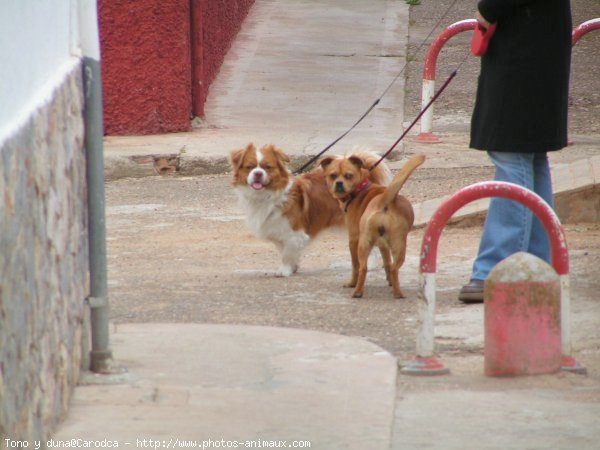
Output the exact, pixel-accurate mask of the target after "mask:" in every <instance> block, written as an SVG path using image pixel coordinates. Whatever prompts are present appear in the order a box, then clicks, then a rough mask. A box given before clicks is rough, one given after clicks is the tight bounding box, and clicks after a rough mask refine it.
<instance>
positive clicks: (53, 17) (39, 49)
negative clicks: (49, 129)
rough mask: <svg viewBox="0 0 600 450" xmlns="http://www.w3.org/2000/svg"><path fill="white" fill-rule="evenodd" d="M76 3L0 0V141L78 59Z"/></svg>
mask: <svg viewBox="0 0 600 450" xmlns="http://www.w3.org/2000/svg"><path fill="white" fill-rule="evenodd" d="M80 1H82V2H88V1H89V0H80ZM93 3H95V2H93ZM77 7H78V6H77V0H1V1H0V145H1V144H2V143H3V142H4V140H5V139H6V138H7V137H9V136H10V135H11V134H12V133H14V132H15V131H16V130H18V129H19V128H20V126H22V125H23V123H24V121H26V120H27V118H28V117H29V116H30V115H31V113H32V112H33V111H34V110H35V109H37V108H38V107H39V106H41V105H42V104H44V102H45V101H46V100H47V99H49V98H50V96H51V95H52V92H53V90H54V88H55V87H56V86H58V85H60V84H61V83H62V81H63V80H64V77H65V74H66V73H68V72H69V71H71V70H72V69H73V68H74V66H75V65H76V64H77V63H78V60H79V56H80V55H79V53H80V51H79V33H78V28H79V26H78V11H77Z"/></svg>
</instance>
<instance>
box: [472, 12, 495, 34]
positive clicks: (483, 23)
mask: <svg viewBox="0 0 600 450" xmlns="http://www.w3.org/2000/svg"><path fill="white" fill-rule="evenodd" d="M475 19H477V22H479V24H480V25H481V26H482V27H483V28H485V29H486V30H487V29H488V28H489V27H490V25H491V23H489V22H488V21H487V20H485V18H484V17H483V16H482V15H481V14H480V13H479V11H477V12H476V13H475Z"/></svg>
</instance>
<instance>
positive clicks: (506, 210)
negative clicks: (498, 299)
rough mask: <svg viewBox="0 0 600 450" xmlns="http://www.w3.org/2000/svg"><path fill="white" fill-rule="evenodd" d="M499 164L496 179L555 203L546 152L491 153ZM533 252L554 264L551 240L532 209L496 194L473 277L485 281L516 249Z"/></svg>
mask: <svg viewBox="0 0 600 450" xmlns="http://www.w3.org/2000/svg"><path fill="white" fill-rule="evenodd" d="M488 155H489V156H490V158H491V160H492V162H493V163H494V165H495V166H496V176H495V177H494V180H495V181H508V182H510V183H515V184H518V185H520V186H523V187H525V188H527V189H529V190H531V191H533V192H535V193H536V194H538V195H539V196H540V197H542V198H543V199H544V200H545V201H546V203H548V204H549V205H550V206H553V194H552V179H551V177H550V165H549V164H548V156H547V154H546V153H505V152H488ZM520 251H523V252H529V253H532V254H534V255H536V256H538V257H539V258H541V259H543V260H544V261H546V262H548V263H550V241H549V239H548V235H547V233H546V230H545V229H544V226H543V225H542V223H541V222H540V221H539V220H538V219H537V217H535V215H534V214H533V213H532V212H531V210H530V209H529V208H527V207H526V206H524V205H522V204H521V203H518V202H515V201H513V200H507V199H503V198H498V197H494V198H492V199H491V202H490V208H489V210H488V214H487V217H486V220H485V224H484V226H483V235H482V237H481V242H480V244H479V252H478V254H477V258H476V259H475V262H474V263H473V274H472V276H471V279H474V280H485V279H486V278H487V276H488V274H489V273H490V271H491V270H492V269H493V268H494V266H495V265H496V264H498V263H499V262H500V261H502V260H503V259H504V258H506V257H508V256H510V255H512V254H513V253H516V252H520Z"/></svg>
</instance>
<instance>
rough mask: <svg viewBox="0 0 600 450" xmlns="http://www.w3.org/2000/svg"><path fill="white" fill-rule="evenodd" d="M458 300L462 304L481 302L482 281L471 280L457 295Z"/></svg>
mask: <svg viewBox="0 0 600 450" xmlns="http://www.w3.org/2000/svg"><path fill="white" fill-rule="evenodd" d="M458 299H459V300H460V301H461V302H463V303H481V302H483V280H471V281H469V284H465V285H464V286H463V287H462V289H461V290H460V292H459V293H458Z"/></svg>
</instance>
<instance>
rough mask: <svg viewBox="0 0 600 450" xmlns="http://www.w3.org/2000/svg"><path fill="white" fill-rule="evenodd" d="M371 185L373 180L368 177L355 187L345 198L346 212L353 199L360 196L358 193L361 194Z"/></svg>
mask: <svg viewBox="0 0 600 450" xmlns="http://www.w3.org/2000/svg"><path fill="white" fill-rule="evenodd" d="M369 186H371V180H369V179H368V178H365V179H364V180H363V181H362V182H361V183H360V184H359V185H358V187H357V188H356V189H354V191H352V193H351V194H350V195H349V196H348V197H346V198H344V203H345V206H344V212H348V206H350V203H352V200H354V199H355V198H356V197H358V194H360V193H361V192H362V191H364V190H365V189H367V188H368V187H369Z"/></svg>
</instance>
